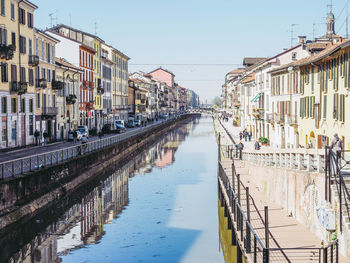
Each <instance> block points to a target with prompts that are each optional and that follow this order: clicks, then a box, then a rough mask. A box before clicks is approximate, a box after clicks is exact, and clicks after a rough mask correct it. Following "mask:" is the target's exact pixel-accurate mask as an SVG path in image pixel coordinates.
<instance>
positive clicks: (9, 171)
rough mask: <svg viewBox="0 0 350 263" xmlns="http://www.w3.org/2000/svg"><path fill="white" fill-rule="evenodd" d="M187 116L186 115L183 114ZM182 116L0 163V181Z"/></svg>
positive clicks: (90, 150) (100, 146)
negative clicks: (84, 142)
mask: <svg viewBox="0 0 350 263" xmlns="http://www.w3.org/2000/svg"><path fill="white" fill-rule="evenodd" d="M183 115H187V114H183ZM181 116H182V115H178V116H172V117H171V118H169V119H168V120H164V121H162V122H160V123H154V124H150V125H148V126H147V127H142V128H138V129H135V130H132V131H128V132H126V133H122V134H118V135H114V136H111V137H108V138H104V139H101V140H96V141H93V142H88V143H86V144H79V145H74V146H71V147H66V148H62V149H59V150H55V151H49V152H45V153H41V154H35V155H31V156H26V157H23V158H18V159H14V160H11V161H6V162H2V163H0V180H3V179H7V178H12V177H18V176H23V175H25V174H27V173H30V172H34V171H38V170H40V169H42V168H46V167H50V166H54V165H58V164H61V163H64V162H67V161H69V160H72V159H75V158H77V157H79V156H82V155H86V154H89V153H92V152H94V151H98V150H101V149H103V148H107V147H109V146H111V145H114V144H117V143H120V142H122V141H125V140H128V139H130V138H133V137H136V136H139V135H141V134H144V133H146V132H149V131H151V130H153V129H156V128H158V127H160V126H161V125H164V124H165V123H171V122H174V121H175V120H176V119H177V118H179V117H181Z"/></svg>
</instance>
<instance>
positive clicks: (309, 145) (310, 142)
mask: <svg viewBox="0 0 350 263" xmlns="http://www.w3.org/2000/svg"><path fill="white" fill-rule="evenodd" d="M313 147H314V146H313V144H312V141H311V139H310V140H309V142H308V143H307V145H306V149H312V148H313Z"/></svg>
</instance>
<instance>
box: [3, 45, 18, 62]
mask: <svg viewBox="0 0 350 263" xmlns="http://www.w3.org/2000/svg"><path fill="white" fill-rule="evenodd" d="M14 50H15V47H14V46H13V45H0V58H1V59H6V60H10V59H12V58H13V51H14Z"/></svg>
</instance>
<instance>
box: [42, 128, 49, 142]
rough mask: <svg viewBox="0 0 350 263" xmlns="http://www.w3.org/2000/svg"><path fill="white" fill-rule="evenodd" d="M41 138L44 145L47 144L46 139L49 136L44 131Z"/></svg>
mask: <svg viewBox="0 0 350 263" xmlns="http://www.w3.org/2000/svg"><path fill="white" fill-rule="evenodd" d="M43 137H44V145H46V144H47V137H49V134H48V133H47V132H46V131H44V133H43Z"/></svg>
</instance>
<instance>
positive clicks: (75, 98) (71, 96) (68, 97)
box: [66, 94, 77, 104]
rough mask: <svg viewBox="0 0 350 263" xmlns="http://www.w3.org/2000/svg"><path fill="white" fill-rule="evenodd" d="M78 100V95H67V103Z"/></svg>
mask: <svg viewBox="0 0 350 263" xmlns="http://www.w3.org/2000/svg"><path fill="white" fill-rule="evenodd" d="M76 101H77V96H75V95H74V94H69V95H68V96H67V97H66V103H67V104H74V103H75V102H76Z"/></svg>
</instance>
